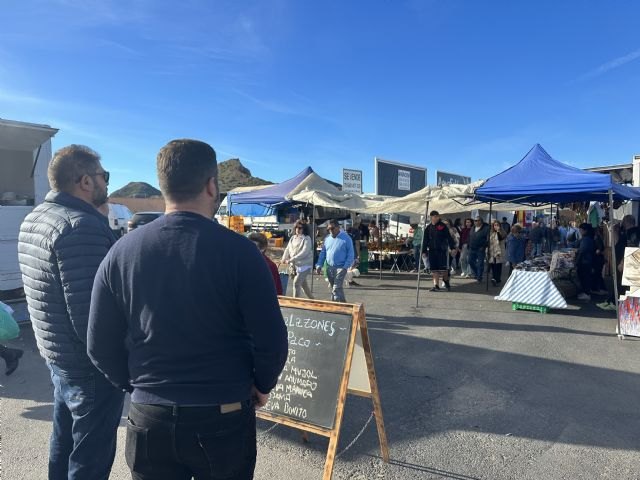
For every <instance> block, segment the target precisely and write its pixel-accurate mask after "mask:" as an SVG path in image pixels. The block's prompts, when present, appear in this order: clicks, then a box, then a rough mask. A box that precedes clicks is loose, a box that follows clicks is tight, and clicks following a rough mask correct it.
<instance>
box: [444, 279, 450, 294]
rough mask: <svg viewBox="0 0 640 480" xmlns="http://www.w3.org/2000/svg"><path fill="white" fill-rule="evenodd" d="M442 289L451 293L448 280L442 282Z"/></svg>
mask: <svg viewBox="0 0 640 480" xmlns="http://www.w3.org/2000/svg"><path fill="white" fill-rule="evenodd" d="M444 288H446V289H447V292H450V291H451V284H450V283H449V280H445V281H444Z"/></svg>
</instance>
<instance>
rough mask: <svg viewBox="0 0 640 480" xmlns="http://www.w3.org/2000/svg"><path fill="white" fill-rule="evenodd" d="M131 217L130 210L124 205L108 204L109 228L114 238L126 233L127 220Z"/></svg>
mask: <svg viewBox="0 0 640 480" xmlns="http://www.w3.org/2000/svg"><path fill="white" fill-rule="evenodd" d="M132 216H133V214H132V213H131V210H129V209H128V208H127V206H126V205H122V204H120V203H110V204H109V226H110V227H111V230H113V233H115V234H116V237H118V238H119V237H121V236H123V235H124V234H125V233H127V224H128V223H129V219H130V218H131V217H132Z"/></svg>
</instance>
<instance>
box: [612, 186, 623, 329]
mask: <svg viewBox="0 0 640 480" xmlns="http://www.w3.org/2000/svg"><path fill="white" fill-rule="evenodd" d="M609 244H610V245H611V264H612V265H611V277H613V278H612V280H613V301H614V304H615V306H616V322H617V325H618V327H617V329H616V333H617V334H618V338H622V337H623V335H622V332H621V331H620V311H619V309H620V306H619V305H618V261H617V259H616V246H615V245H614V244H613V190H612V189H609Z"/></svg>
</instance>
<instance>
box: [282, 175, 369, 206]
mask: <svg viewBox="0 0 640 480" xmlns="http://www.w3.org/2000/svg"><path fill="white" fill-rule="evenodd" d="M287 199H288V200H289V201H291V202H295V203H308V204H311V205H314V206H316V207H326V208H339V209H344V210H351V211H361V210H364V209H366V208H368V207H369V206H371V205H373V204H374V203H377V202H375V201H374V200H368V199H365V198H363V197H361V196H359V195H355V194H353V193H347V192H343V191H342V190H339V189H338V188H337V187H335V186H334V185H331V184H330V183H329V182H327V181H326V180H325V179H324V178H322V177H321V176H320V175H318V174H317V173H315V172H313V173H311V174H310V175H309V176H308V177H307V178H305V179H304V180H303V181H302V182H301V183H300V184H299V185H298V186H297V187H295V188H294V189H293V190H292V192H291V193H290V194H289V195H287Z"/></svg>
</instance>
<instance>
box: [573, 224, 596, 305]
mask: <svg viewBox="0 0 640 480" xmlns="http://www.w3.org/2000/svg"><path fill="white" fill-rule="evenodd" d="M595 251H596V247H595V242H594V240H593V227H592V226H591V224H590V223H583V224H581V225H580V244H579V245H578V253H577V254H576V270H577V273H578V280H579V281H580V288H581V290H582V291H581V293H580V294H578V300H591V283H592V278H593V256H594V255H595Z"/></svg>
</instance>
